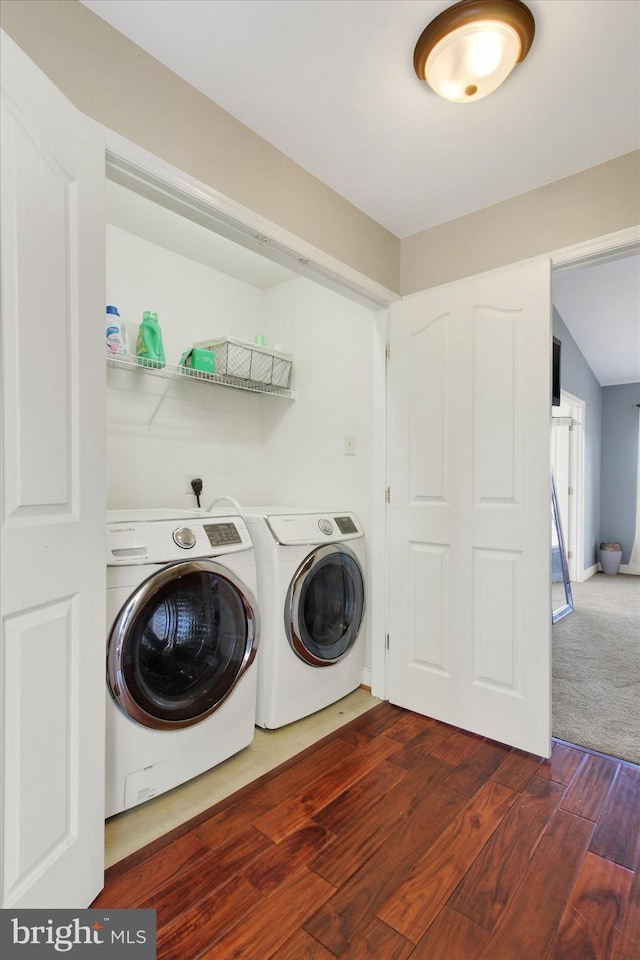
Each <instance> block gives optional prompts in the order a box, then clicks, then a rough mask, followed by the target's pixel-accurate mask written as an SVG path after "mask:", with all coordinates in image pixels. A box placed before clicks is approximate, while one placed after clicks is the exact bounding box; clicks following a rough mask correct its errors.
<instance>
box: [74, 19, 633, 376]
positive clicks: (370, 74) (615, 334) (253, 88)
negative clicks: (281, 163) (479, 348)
mask: <svg viewBox="0 0 640 960" xmlns="http://www.w3.org/2000/svg"><path fill="white" fill-rule="evenodd" d="M82 2H83V3H84V4H85V6H87V7H88V8H89V9H91V10H92V11H94V12H95V13H96V14H97V15H98V16H100V17H102V18H103V19H104V20H106V21H107V22H108V23H110V24H112V25H113V26H114V27H115V28H116V29H117V30H119V31H120V32H121V33H123V34H124V35H125V36H127V37H129V38H130V39H131V40H132V41H133V42H134V43H136V44H138V45H139V46H140V47H142V48H143V49H144V50H146V51H147V52H149V53H150V54H152V55H153V56H154V57H156V58H157V59H158V60H159V61H161V62H162V63H164V64H165V65H166V66H168V67H169V68H170V69H171V70H173V71H174V72H175V73H176V74H178V75H179V76H181V77H183V78H184V79H185V80H186V81H188V82H189V83H190V84H192V85H193V86H194V87H196V88H197V89H198V90H200V91H201V92H202V93H204V94H205V95H207V96H208V97H209V98H210V99H211V100H213V101H215V102H216V103H217V104H219V105H220V106H222V107H223V108H224V109H225V110H227V111H228V112H229V113H231V114H232V115H233V116H234V117H236V118H237V119H238V120H240V121H241V122H242V123H244V124H245V125H246V126H248V127H249V128H251V129H252V130H254V131H255V132H256V133H258V134H259V135H260V136H262V137H264V139H265V140H267V141H269V142H270V143H272V144H273V145H274V146H276V147H278V148H279V149H280V150H282V151H283V152H284V153H285V154H287V155H288V156H289V157H291V158H292V159H293V160H295V161H296V162H297V163H299V164H300V165H301V166H302V167H304V168H305V169H306V170H308V171H309V172H310V173H312V174H314V175H315V176H316V177H318V178H319V179H320V180H322V181H323V182H324V183H326V184H328V185H329V186H330V187H332V188H333V189H334V190H335V191H337V193H339V194H340V195H342V196H343V197H345V198H346V199H347V200H349V201H350V202H351V203H353V204H354V205H355V206H357V207H358V208H359V209H361V210H363V211H364V212H365V213H367V214H368V215H369V216H371V217H372V218H373V219H374V220H376V221H377V222H378V223H380V224H382V225H383V226H385V227H386V228H387V229H389V230H390V231H392V232H393V233H394V234H396V235H397V236H398V237H406V236H410V235H411V234H413V233H416V232H418V231H420V230H424V229H427V228H429V227H431V226H434V225H436V224H438V223H442V222H445V221H447V220H451V219H454V218H456V217H459V216H463V215H465V214H467V213H470V212H472V211H473V210H478V209H481V208H482V207H485V206H488V205H490V204H492V203H497V202H499V201H501V200H504V199H507V198H508V197H511V196H515V195H517V194H519V193H523V192H526V191H528V190H532V189H534V188H536V187H538V186H541V185H543V184H545V183H549V182H551V181H553V180H556V179H559V178H561V177H565V176H569V175H570V174H572V173H576V172H578V171H579V170H583V169H586V168H587V167H590V166H593V165H595V164H598V163H602V162H604V161H606V160H609V159H612V158H613V157H616V156H621V155H622V154H625V153H628V152H630V151H632V150H635V149H638V147H640V2H639V0H528V6H529V7H530V9H531V11H532V13H533V15H534V17H535V21H536V37H535V40H534V43H533V47H532V49H531V52H530V53H529V56H528V57H527V59H526V60H525V62H524V63H523V64H521V65H519V66H518V67H517V68H516V70H515V71H514V73H513V74H512V76H511V77H510V78H509V79H508V80H507V81H506V83H505V84H504V85H503V86H502V87H500V88H499V89H498V91H497V92H496V93H495V94H493V95H492V96H490V97H487V98H486V99H484V100H481V101H478V102H477V103H476V104H452V103H448V102H447V101H444V100H441V99H440V98H439V97H437V96H436V95H435V94H433V93H431V91H430V90H429V89H428V88H427V87H426V86H425V85H424V84H422V83H420V81H419V80H418V79H417V78H416V76H415V74H414V72H413V65H412V58H413V49H414V46H415V43H416V40H417V38H418V36H419V35H420V33H421V32H422V30H423V29H424V27H425V26H426V24H427V23H428V22H429V21H430V20H431V19H433V17H434V16H436V15H437V14H438V13H440V12H441V11H442V10H443V9H444V8H445V7H446V6H448V4H447V3H446V2H441V0H118V2H114V0H82ZM115 202H116V201H114V203H115ZM138 214H140V215H141V214H142V211H138ZM118 216H120V217H121V218H124V217H126V216H127V214H126V213H125V211H124V209H123V208H121V209H120V213H119V214H118ZM136 216H137V214H136ZM145 216H146V217H147V218H148V222H147V225H146V226H145V230H149V229H151V230H153V229H155V230H156V234H155V237H156V239H155V241H154V242H158V243H164V244H165V245H166V243H167V241H166V236H167V234H166V230H165V232H164V236H165V240H164V241H163V240H162V239H161V233H162V230H163V229H164V228H163V227H162V225H161V224H160V223H156V225H155V227H153V225H152V224H153V217H154V216H155V214H154V213H153V211H151V212H149V210H148V209H147V210H146V212H145ZM158 216H159V214H158ZM131 217H133V213H132V214H131ZM149 218H150V219H149ZM131 222H132V221H131ZM131 222H130V225H129V227H126V226H125V224H124V222H122V223H121V225H122V226H125V229H131V230H132V231H133V232H137V231H136V229H135V228H134V227H133V226H132V225H131ZM201 229H204V228H201ZM145 235H147V236H148V238H149V239H154V237H153V235H151V236H149V234H148V233H147V234H145ZM190 236H192V235H191V233H189V235H188V236H185V238H184V244H183V252H184V255H187V256H188V255H191V254H189V252H188V251H189V249H191V248H190V247H189V244H190V243H192V242H193V243H194V244H195V246H196V247H197V245H198V244H199V242H200V241H196V240H195V238H192V240H190V239H189V237H190ZM201 239H202V238H200V240H201ZM217 241H220V243H219V245H218V247H217V250H216V251H215V255H214V251H213V249H211V250H210V253H209V254H206V255H205V256H211V257H213V260H210V261H209V265H211V266H216V269H223V270H225V271H226V272H228V273H230V274H231V275H233V276H238V277H240V278H241V279H247V282H251V283H254V284H255V285H256V286H268V285H271V284H272V283H278V282H282V279H285V277H284V276H283V277H282V278H280V277H279V276H275V275H273V274H272V273H271V269H272V268H273V266H274V265H273V264H268V263H267V262H266V261H263V267H264V270H265V271H267V272H266V273H265V274H264V275H263V276H261V275H260V273H261V270H262V269H263V267H262V266H261V265H260V263H259V260H260V258H259V257H258V258H253V255H252V257H248V258H247V259H246V260H245V261H244V262H240V263H239V262H238V261H237V259H236V258H237V255H240V256H242V254H240V253H239V249H240V248H238V249H236V250H233V249H232V248H233V247H235V246H236V245H230V246H229V250H230V251H231V252H230V253H229V256H232V260H233V264H235V265H232V262H231V261H229V260H224V261H222V262H220V261H218V263H217V265H216V263H215V262H214V261H215V258H216V257H218V256H223V251H224V247H225V241H223V240H222V238H217V240H213V239H212V240H211V241H210V243H213V244H216V243H217ZM194 249H195V247H194ZM185 251H186V252H185ZM246 252H247V254H249V251H246ZM192 258H193V259H198V257H197V256H193V257H192ZM221 263H222V265H221ZM639 270H640V266H639V264H638V258H637V257H633V258H628V259H626V260H621V261H618V262H616V263H615V264H614V263H608V264H599V265H597V266H590V267H588V268H582V269H580V270H572V271H567V272H566V273H563V274H561V275H559V276H558V277H557V278H556V282H555V283H554V302H556V305H557V306H558V309H559V311H560V313H561V315H562V317H563V319H564V321H565V323H566V324H567V326H568V328H569V330H570V331H571V333H572V335H573V337H574V339H575V340H576V342H577V343H578V346H579V347H580V349H581V350H582V352H583V354H584V355H585V357H586V358H587V360H588V362H589V363H590V365H591V366H592V369H593V370H594V372H595V373H596V376H597V377H598V379H599V380H600V382H601V383H602V384H607V383H627V382H632V381H634V380H640V358H638V341H639V339H640V333H639V328H640V319H639V316H640V315H639V307H638V285H639V276H640V274H639ZM247 271H249V272H247ZM587 291H588V292H587ZM614 355H615V357H616V358H617V359H614ZM634 358H635V359H634Z"/></svg>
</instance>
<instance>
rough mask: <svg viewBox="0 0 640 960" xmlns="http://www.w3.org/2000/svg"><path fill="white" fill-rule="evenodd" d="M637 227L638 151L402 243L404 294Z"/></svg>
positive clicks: (639, 203) (639, 197)
mask: <svg viewBox="0 0 640 960" xmlns="http://www.w3.org/2000/svg"><path fill="white" fill-rule="evenodd" d="M638 223H640V151H635V152H634V153H628V154H626V155H625V156H623V157H617V158H616V159H615V160H609V161H608V162H607V163H601V164H599V165H598V166H597V167H590V168H589V169H588V170H583V171H582V172H581V173H576V174H574V175H573V176H571V177H565V178H564V179H562V180H556V181H555V182H554V183H549V184H547V185H546V186H544V187H538V189H537V190H531V191H530V192H529V193H523V194H520V196H518V197H513V198H512V199H511V200H504V201H503V202H502V203H496V204H494V205H493V206H491V207H485V209H484V210H478V211H476V212H475V213H471V214H469V215H468V216H466V217H460V218H459V219H457V220H451V221H449V222H448V223H443V224H440V225H439V226H437V227H432V228H431V229H430V230H424V231H423V232H422V233H416V234H414V236H412V237H407V238H406V239H405V240H403V241H402V254H401V281H400V289H401V292H402V294H403V296H406V295H407V294H409V293H416V292H417V291H419V290H425V289H426V288H427V287H434V286H436V285H437V284H439V283H448V282H449V281H450V280H458V279H459V278H460V277H468V276H472V275H473V274H476V273H482V272H483V271H484V270H491V269H493V268H494V267H500V266H504V265H505V264H507V263H516V262H517V261H518V260H526V259H528V258H529V257H535V256H538V255H540V254H544V253H550V252H551V251H553V250H560V249H562V247H568V246H572V245H573V244H576V243H582V242H583V241H585V240H592V239H593V238H594V237H601V236H605V235H606V234H608V233H614V232H615V231H617V230H623V229H625V228H626V227H632V226H635V225H636V224H638Z"/></svg>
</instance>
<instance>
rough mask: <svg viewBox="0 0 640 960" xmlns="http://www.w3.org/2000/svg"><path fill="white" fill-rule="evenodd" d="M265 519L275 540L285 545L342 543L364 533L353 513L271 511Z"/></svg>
mask: <svg viewBox="0 0 640 960" xmlns="http://www.w3.org/2000/svg"><path fill="white" fill-rule="evenodd" d="M266 521H267V525H268V527H269V529H270V530H271V533H272V534H273V536H274V538H275V540H277V542H278V543H281V544H283V545H284V546H292V545H296V544H318V543H342V542H344V541H345V540H354V539H356V538H357V537H362V536H364V532H363V530H362V527H361V526H360V523H359V522H358V519H357V517H356V515H355V514H354V513H351V512H349V511H347V510H344V511H339V512H335V513H294V514H275V515H274V514H270V515H267V516H266Z"/></svg>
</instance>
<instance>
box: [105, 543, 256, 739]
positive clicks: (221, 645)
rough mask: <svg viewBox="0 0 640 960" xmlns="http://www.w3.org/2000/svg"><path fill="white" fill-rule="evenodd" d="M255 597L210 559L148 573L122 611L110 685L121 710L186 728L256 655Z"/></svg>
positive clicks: (153, 723) (154, 723)
mask: <svg viewBox="0 0 640 960" xmlns="http://www.w3.org/2000/svg"><path fill="white" fill-rule="evenodd" d="M256 633H257V631H256V612H255V601H254V600H253V597H252V596H251V595H250V593H249V592H248V591H247V589H246V587H244V585H242V584H241V583H240V582H239V581H236V580H235V578H234V577H233V576H232V575H231V574H230V573H229V571H224V570H223V568H219V567H217V565H216V564H214V563H212V562H211V561H194V562H191V563H179V564H175V565H173V566H171V567H165V568H163V570H162V571H161V572H160V573H158V574H156V575H154V576H152V577H150V578H149V579H148V580H146V581H145V583H143V584H142V585H141V586H140V587H139V589H138V590H137V591H136V592H135V593H134V595H133V596H132V597H131V598H130V600H129V601H128V602H127V604H126V605H125V607H124V608H123V609H122V611H121V612H120V614H119V616H118V618H117V619H116V622H115V624H114V627H113V631H112V634H111V637H110V641H109V658H108V666H109V683H110V687H111V692H112V694H113V696H114V698H115V700H116V702H117V703H118V705H119V706H120V708H121V709H122V710H123V711H124V712H125V713H126V714H127V715H128V716H129V717H131V719H133V720H136V721H137V722H138V723H142V724H144V725H145V726H150V727H162V728H167V727H176V726H188V725H190V724H193V723H197V722H199V721H200V720H203V719H204V718H205V717H207V716H209V715H210V714H211V713H213V711H214V710H216V709H217V708H218V707H219V706H220V704H221V703H223V701H224V700H225V699H226V698H227V697H228V696H229V694H230V692H231V691H232V689H233V687H234V686H235V684H236V683H237V682H238V680H239V679H240V677H241V676H242V674H243V673H244V671H245V670H246V669H247V667H248V665H249V663H250V662H251V660H252V659H253V656H254V655H255V648H256V642H257V636H256Z"/></svg>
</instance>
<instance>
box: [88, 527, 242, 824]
mask: <svg viewBox="0 0 640 960" xmlns="http://www.w3.org/2000/svg"><path fill="white" fill-rule="evenodd" d="M255 594H256V566H255V556H254V551H253V545H252V542H251V538H250V536H249V532H248V529H247V526H246V524H245V522H244V520H243V519H242V517H238V516H230V515H229V514H228V513H222V512H220V514H206V513H205V514H203V513H202V511H185V510H126V511H110V512H109V513H108V514H107V616H108V624H109V635H108V640H107V687H108V691H109V694H110V696H109V695H108V696H107V716H106V740H107V755H106V815H107V817H109V816H112V815H113V814H116V813H119V812H120V811H122V810H126V809H127V808H129V807H133V806H135V805H136V804H139V803H142V802H143V801H145V800H149V799H150V798H151V797H154V796H156V795H158V794H160V793H163V792H164V791H166V790H169V789H171V788H172V787H175V786H177V785H178V784H180V783H184V782H185V781H187V780H190V779H191V778H192V777H195V776H197V775H198V774H200V773H203V772H204V771H205V770H209V769H210V768H211V767H214V766H215V765H216V764H218V763H221V762H222V761H223V760H226V759H227V758H228V757H230V756H232V755H233V754H235V753H237V752H238V751H239V750H242V749H243V748H244V747H246V746H248V744H249V743H251V741H252V739H253V736H254V728H255V706H256V687H257V667H256V665H255V663H254V660H255V655H256V650H257V645H258V638H259V616H258V607H257V603H256V599H255Z"/></svg>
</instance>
